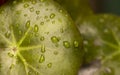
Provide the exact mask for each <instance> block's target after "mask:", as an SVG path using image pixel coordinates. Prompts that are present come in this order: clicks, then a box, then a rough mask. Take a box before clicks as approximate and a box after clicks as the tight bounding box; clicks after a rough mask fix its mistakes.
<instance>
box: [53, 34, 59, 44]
mask: <svg viewBox="0 0 120 75" xmlns="http://www.w3.org/2000/svg"><path fill="white" fill-rule="evenodd" d="M51 41H52V42H53V43H58V42H59V39H58V38H57V37H56V36H52V37H51Z"/></svg>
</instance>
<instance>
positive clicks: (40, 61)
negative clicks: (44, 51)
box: [39, 55, 45, 63]
mask: <svg viewBox="0 0 120 75" xmlns="http://www.w3.org/2000/svg"><path fill="white" fill-rule="evenodd" d="M44 61H45V57H44V55H41V56H40V59H39V63H43V62H44Z"/></svg>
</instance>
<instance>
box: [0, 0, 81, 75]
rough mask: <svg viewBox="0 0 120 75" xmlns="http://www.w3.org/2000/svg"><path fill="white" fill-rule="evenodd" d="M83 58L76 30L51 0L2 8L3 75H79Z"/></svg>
mask: <svg viewBox="0 0 120 75" xmlns="http://www.w3.org/2000/svg"><path fill="white" fill-rule="evenodd" d="M61 10H62V12H61ZM82 56H83V50H82V38H81V36H80V33H79V31H78V30H77V27H76V26H75V25H74V23H73V21H72V20H71V18H70V17H69V16H68V13H67V12H66V11H65V10H64V9H62V8H61V7H60V6H59V5H58V4H56V3H55V2H53V1H52V0H9V1H8V2H7V4H5V5H4V6H1V7H0V75H77V72H78V70H79V68H80V66H81V64H82Z"/></svg>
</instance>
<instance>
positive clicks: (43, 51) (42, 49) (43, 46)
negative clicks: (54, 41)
mask: <svg viewBox="0 0 120 75" xmlns="http://www.w3.org/2000/svg"><path fill="white" fill-rule="evenodd" d="M41 52H42V53H45V45H42V46H41Z"/></svg>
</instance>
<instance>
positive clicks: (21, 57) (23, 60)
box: [18, 53, 40, 75]
mask: <svg viewBox="0 0 120 75" xmlns="http://www.w3.org/2000/svg"><path fill="white" fill-rule="evenodd" d="M18 56H19V58H20V59H21V61H22V62H23V64H24V66H25V71H26V74H27V75H28V67H29V68H31V69H32V70H33V71H35V72H36V73H40V72H39V71H38V70H37V69H36V68H34V67H33V66H32V65H30V64H28V63H27V62H26V60H25V58H24V57H23V56H22V55H21V54H20V53H18Z"/></svg>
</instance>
